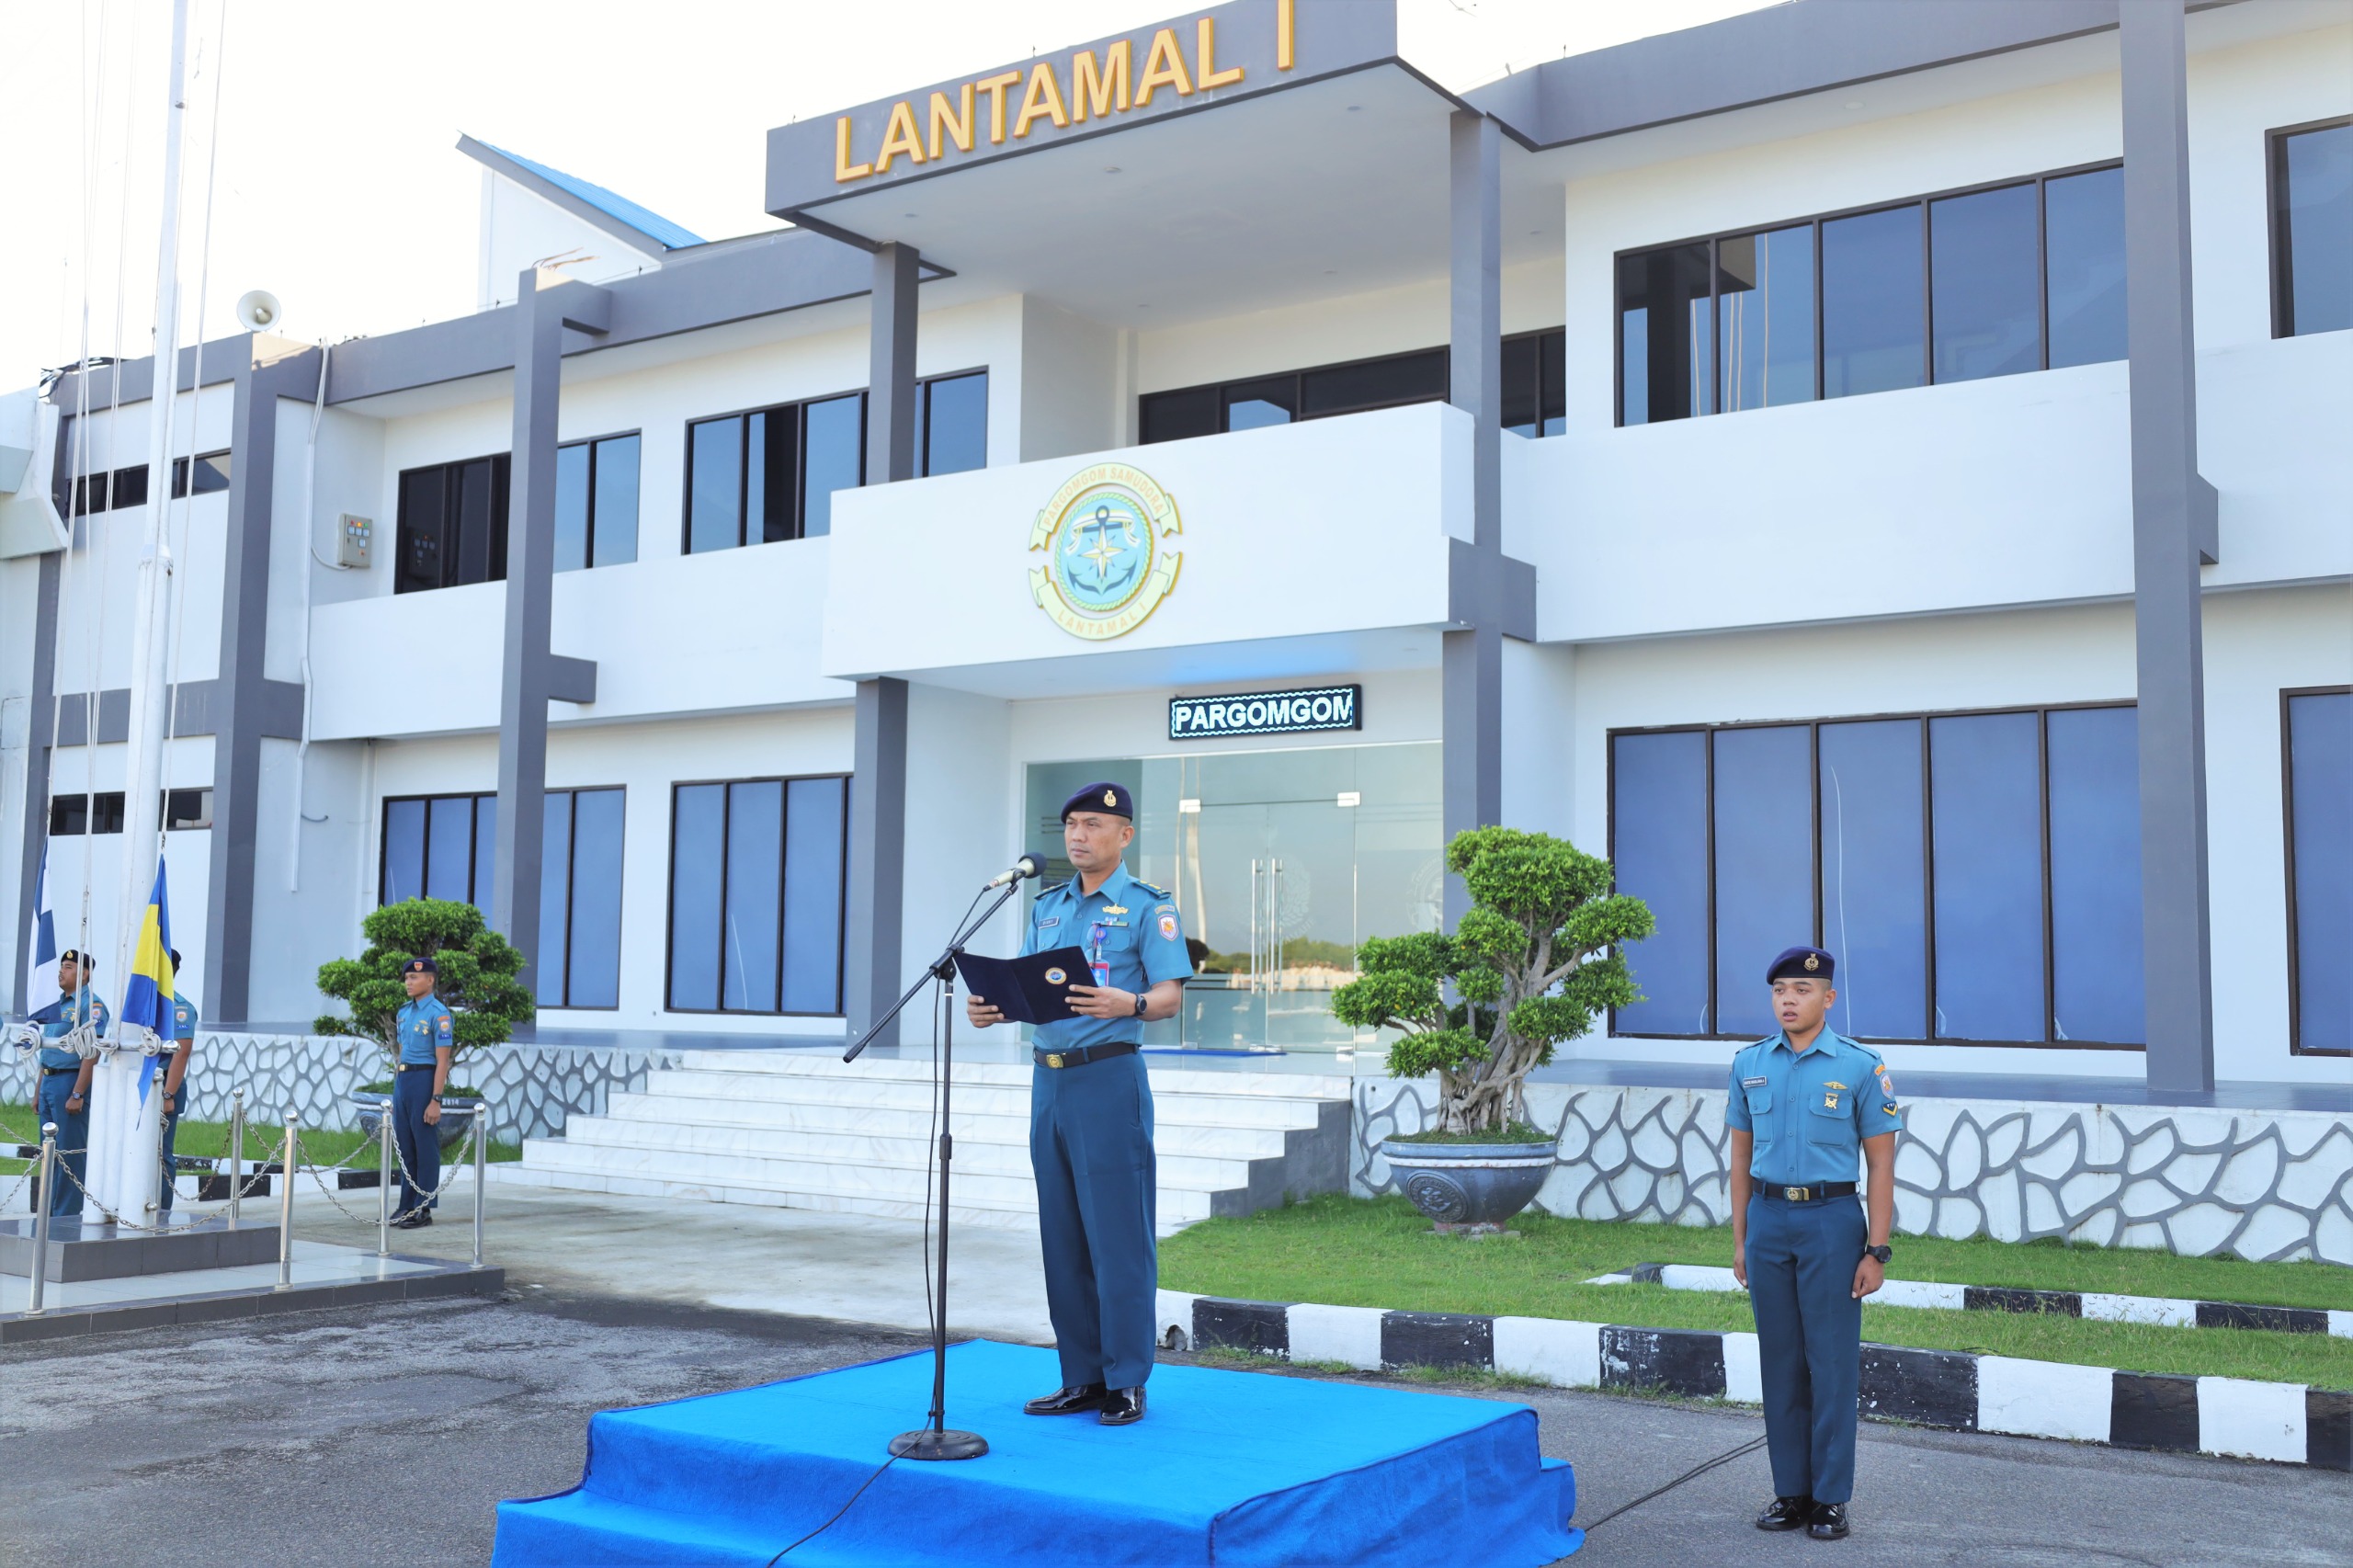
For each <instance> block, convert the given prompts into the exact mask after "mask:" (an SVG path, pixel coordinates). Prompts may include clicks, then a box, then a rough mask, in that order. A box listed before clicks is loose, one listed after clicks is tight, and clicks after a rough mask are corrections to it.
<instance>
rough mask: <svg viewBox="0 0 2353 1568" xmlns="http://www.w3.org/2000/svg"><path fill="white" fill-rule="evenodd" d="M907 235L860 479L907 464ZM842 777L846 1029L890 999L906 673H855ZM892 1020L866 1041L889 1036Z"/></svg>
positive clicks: (895, 975) (870, 392)
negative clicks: (845, 784) (850, 753)
mask: <svg viewBox="0 0 2353 1568" xmlns="http://www.w3.org/2000/svg"><path fill="white" fill-rule="evenodd" d="M917 268H918V257H917V256H916V254H915V247H914V246H913V245H904V244H884V245H879V246H877V247H876V248H875V252H874V293H873V301H872V304H873V316H872V325H871V329H870V335H869V338H868V345H869V352H870V358H869V362H868V369H867V383H866V385H867V392H866V483H869V484H889V483H893V482H895V481H898V480H902V479H912V478H914V477H915V391H916V388H915V284H916V279H917ZM853 744H854V748H855V751H854V755H855V760H854V762H853V763H852V767H853V769H854V771H853V772H852V773H851V775H850V781H849V911H848V918H849V929H848V931H847V933H845V942H844V948H843V959H844V964H843V968H844V976H843V978H844V985H843V989H844V992H845V993H846V994H845V996H844V998H843V1011H844V1012H845V1013H847V1015H848V1019H849V1032H850V1036H851V1038H852V1039H856V1038H857V1037H858V1036H859V1035H861V1034H863V1033H865V1032H866V1030H867V1029H868V1028H871V1027H872V1025H873V1022H874V1020H875V1019H877V1018H879V1017H881V1016H882V1015H883V1014H884V1013H887V1012H889V1011H890V1009H891V1004H892V1003H893V1002H895V1001H897V1000H898V999H899V985H900V966H901V965H902V963H903V962H904V952H903V949H902V943H903V933H904V915H905V903H906V837H907V683H906V682H905V681H904V680H899V679H896V678H895V677H892V676H881V677H879V678H876V679H873V680H862V681H859V682H858V704H857V737H856V740H855V742H854V743H853ZM897 1039H898V1035H897V1031H896V1030H895V1029H894V1030H892V1032H891V1033H889V1034H887V1035H886V1036H884V1037H883V1038H882V1039H881V1040H878V1041H877V1042H876V1043H878V1044H881V1045H890V1044H892V1043H895V1042H896V1040H897Z"/></svg>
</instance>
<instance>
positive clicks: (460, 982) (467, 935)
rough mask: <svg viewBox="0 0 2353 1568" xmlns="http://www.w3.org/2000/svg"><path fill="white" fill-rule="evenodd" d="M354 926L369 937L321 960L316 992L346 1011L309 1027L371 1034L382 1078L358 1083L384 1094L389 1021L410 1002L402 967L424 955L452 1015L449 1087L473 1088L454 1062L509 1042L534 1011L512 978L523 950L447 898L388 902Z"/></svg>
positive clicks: (394, 1042) (393, 1040)
mask: <svg viewBox="0 0 2353 1568" xmlns="http://www.w3.org/2000/svg"><path fill="white" fill-rule="evenodd" d="M359 929H360V931H361V932H362V933H363V934H364V935H365V936H366V937H367V938H368V950H367V951H365V952H363V953H361V954H360V955H359V956H358V958H356V959H333V960H329V961H327V962H325V963H323V964H321V965H320V966H319V990H320V991H321V992H322V993H324V994H326V995H328V996H331V997H333V998H334V999H335V1000H336V1001H338V1002H341V1003H342V1004H344V1006H347V1007H348V1008H349V1009H350V1014H349V1016H348V1017H340V1016H337V1015H335V1014H333V1013H323V1014H321V1015H320V1016H319V1017H318V1018H317V1019H316V1020H315V1021H313V1024H312V1025H311V1027H312V1028H313V1029H314V1030H316V1031H317V1032H318V1033H320V1034H340V1035H357V1036H358V1037H359V1038H360V1039H362V1040H374V1041H375V1042H376V1044H377V1047H378V1049H380V1050H381V1051H382V1052H383V1054H384V1061H385V1068H384V1077H383V1081H382V1082H381V1083H375V1084H368V1085H362V1092H370V1093H372V1092H383V1093H389V1092H390V1091H391V1089H392V1081H391V1080H392V1066H391V1063H392V1059H393V1058H394V1057H395V1056H396V1055H398V1053H399V1051H400V1040H399V1039H398V1037H397V1036H396V1035H395V1033H394V1031H393V1020H394V1018H395V1017H396V1016H397V1015H398V1014H399V1012H400V1010H401V1008H402V1006H404V1004H406V1002H407V1001H408V992H407V991H406V990H405V989H404V987H403V986H402V984H401V969H402V966H404V964H406V963H407V962H408V960H411V959H418V958H429V959H431V960H433V961H434V962H435V964H437V965H438V967H439V969H440V971H441V972H440V978H439V980H438V983H437V985H436V988H435V989H436V992H437V994H438V995H439V996H440V998H441V1000H442V1001H444V1002H446V1003H448V1004H449V1011H450V1012H451V1013H453V1014H455V1015H456V1022H455V1023H454V1024H453V1025H452V1026H451V1029H450V1033H451V1035H452V1036H453V1038H454V1047H453V1049H452V1050H451V1051H450V1052H449V1062H450V1079H451V1082H450V1084H449V1093H451V1094H455V1095H463V1094H472V1092H473V1091H472V1089H468V1088H461V1087H460V1086H459V1085H458V1084H457V1082H456V1079H457V1065H458V1063H459V1062H462V1061H464V1060H465V1056H466V1053H467V1052H468V1051H472V1050H473V1049H475V1048H476V1047H478V1046H484V1045H496V1044H498V1043H499V1042H500V1041H502V1040H506V1038H507V1036H508V1035H510V1034H512V1033H513V1032H514V1028H515V1026H516V1025H517V1024H519V1023H522V1022H525V1021H526V1020H528V1019H529V1018H530V1017H532V1016H533V1015H534V1014H535V1013H537V1012H538V1011H539V1006H538V1003H537V1002H536V1001H535V1000H534V999H533V997H532V995H531V993H530V992H529V990H527V989H526V988H525V987H524V986H523V985H521V984H520V983H517V980H516V978H515V976H516V975H517V972H519V971H521V970H522V967H523V955H522V954H521V953H519V952H517V951H516V950H515V949H514V947H513V946H512V945H511V944H510V943H509V942H508V941H507V940H506V937H502V936H500V935H499V934H498V933H497V932H495V931H494V930H492V929H491V928H490V926H489V923H488V922H486V921H484V920H483V916H482V911H481V910H479V909H476V908H475V907H474V906H473V905H472V904H471V903H455V902H453V901H451V900H449V899H445V898H412V899H405V900H403V901H402V902H401V903H388V904H386V905H384V906H383V907H382V908H381V909H379V910H376V911H375V912H374V913H372V914H370V915H369V916H368V917H367V918H366V919H365V920H362V921H361V922H360V923H359Z"/></svg>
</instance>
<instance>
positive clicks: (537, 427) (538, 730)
mask: <svg viewBox="0 0 2353 1568" xmlns="http://www.w3.org/2000/svg"><path fill="white" fill-rule="evenodd" d="M516 290H517V294H516V300H517V303H516V307H515V315H516V328H517V337H516V343H515V434H514V449H513V455H512V456H511V457H510V458H509V460H508V462H509V471H508V472H509V488H508V492H507V503H506V644H505V647H506V652H505V658H504V662H503V664H502V665H501V675H500V682H499V698H498V844H497V849H496V853H495V855H494V858H493V870H492V881H491V907H490V923H491V925H492V926H493V927H494V928H495V929H496V930H497V931H499V932H500V933H501V934H503V935H504V936H505V937H506V939H507V940H508V941H509V942H512V943H513V944H514V945H515V946H516V948H517V949H519V950H520V951H521V953H522V955H523V967H522V969H521V971H519V972H518V973H517V975H516V979H517V982H519V983H521V984H523V985H525V986H529V987H531V988H533V989H536V988H537V985H538V970H539V955H540V849H541V844H542V840H543V839H544V837H545V835H546V832H547V789H548V703H549V701H550V700H551V699H555V698H558V697H570V698H572V699H573V700H581V698H579V697H577V696H575V695H574V691H575V690H576V688H575V687H569V686H568V684H567V683H566V681H565V680H564V678H563V674H562V672H560V669H559V665H560V663H562V664H574V663H577V661H561V662H560V661H558V660H557V659H556V658H555V656H554V653H553V651H552V650H551V648H550V646H549V642H548V637H549V629H550V627H551V624H552V620H553V614H554V601H555V483H556V482H555V466H556V463H555V449H556V409H557V405H558V403H560V402H561V399H562V383H563V341H564V339H563V335H564V331H565V329H566V328H567V327H569V328H574V329H576V330H578V331H582V332H589V333H602V332H603V331H604V330H605V328H606V326H607V324H608V319H609V312H610V310H611V303H612V296H611V295H610V294H608V293H607V292H606V291H605V290H602V289H598V288H595V287H593V286H591V285H589V284H585V283H575V282H566V281H564V280H563V278H562V275H561V274H559V273H555V272H544V273H542V272H540V271H537V270H536V269H532V268H526V269H525V270H524V272H523V274H522V276H521V278H519V279H518V280H517V285H516ZM594 695H595V692H594V690H593V688H591V690H590V691H589V692H588V693H587V696H588V697H590V698H593V697H594Z"/></svg>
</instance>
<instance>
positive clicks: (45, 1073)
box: [40, 1062, 82, 1078]
mask: <svg viewBox="0 0 2353 1568" xmlns="http://www.w3.org/2000/svg"><path fill="white" fill-rule="evenodd" d="M81 1070H82V1066H81V1063H79V1062H76V1063H74V1065H73V1066H71V1067H44V1068H42V1069H41V1070H40V1075H41V1076H42V1077H44V1078H54V1077H56V1076H57V1075H58V1074H60V1073H79V1072H80V1071H81Z"/></svg>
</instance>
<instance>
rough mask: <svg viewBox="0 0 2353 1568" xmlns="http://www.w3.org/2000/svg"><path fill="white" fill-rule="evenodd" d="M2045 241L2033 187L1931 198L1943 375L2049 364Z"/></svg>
mask: <svg viewBox="0 0 2353 1568" xmlns="http://www.w3.org/2000/svg"><path fill="white" fill-rule="evenodd" d="M2038 243H2039V242H2038V234H2037V220H2036V216H2035V187H2033V186H2031V185H2013V186H2005V187H2002V188H2001V189H1999V190H1981V191H1978V192H1976V193H1975V194H1974V195H1971V196H1955V197H1949V198H1947V199H1945V200H1942V201H1931V202H1930V203H1928V246H1929V249H1928V275H1929V278H1930V279H1931V283H1930V300H1929V311H1930V316H1931V319H1932V320H1933V321H1934V322H1935V324H1936V379H1937V380H1938V381H1976V380H1978V379H1980V378H1982V377H1985V376H2014V375H2017V374H2018V373H2019V372H2020V371H2023V370H2039V369H2042V302H2041V301H2042V278H2041V265H2042V263H2041V257H2040V254H2039V252H2038V250H2037V244H2038Z"/></svg>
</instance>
